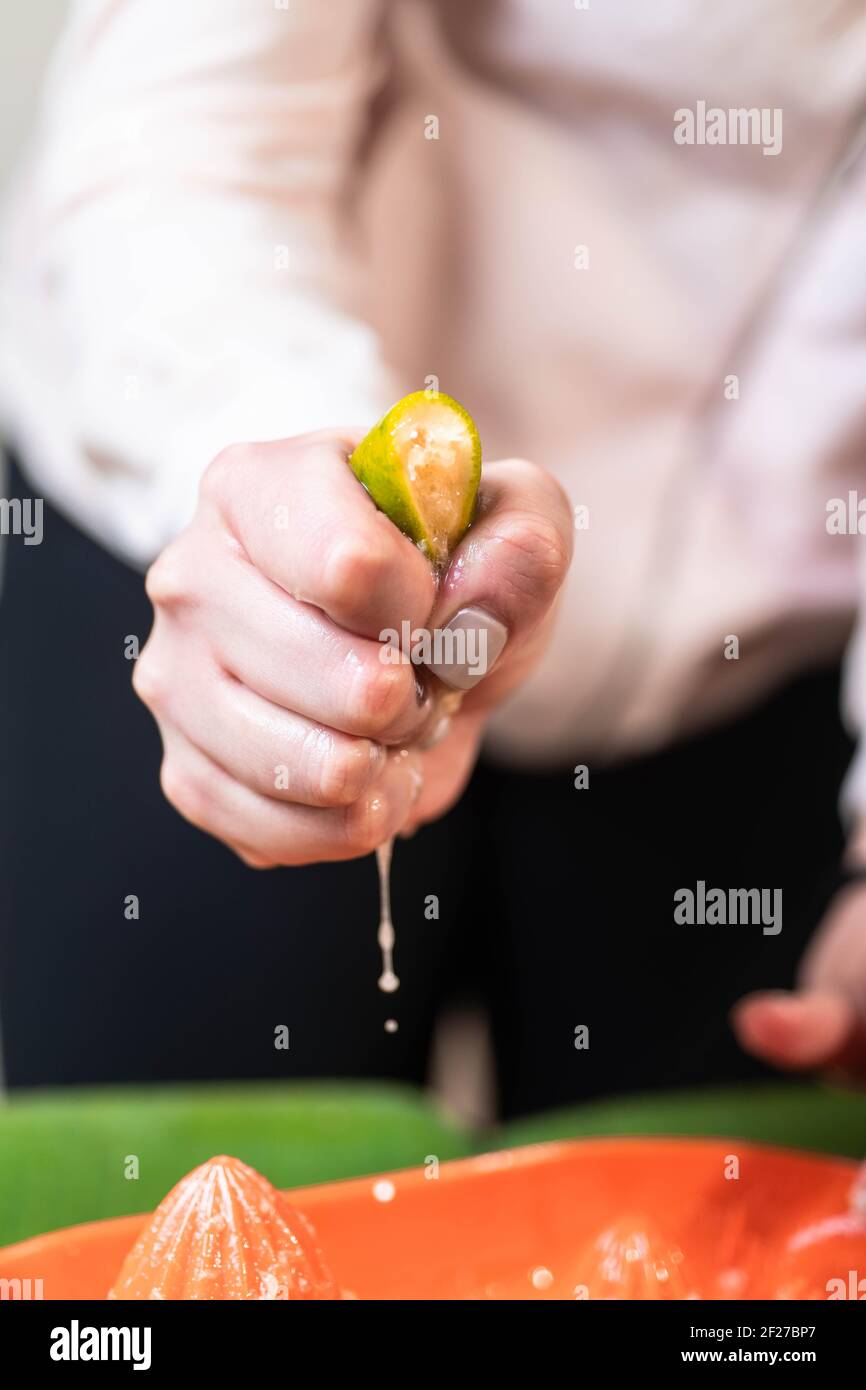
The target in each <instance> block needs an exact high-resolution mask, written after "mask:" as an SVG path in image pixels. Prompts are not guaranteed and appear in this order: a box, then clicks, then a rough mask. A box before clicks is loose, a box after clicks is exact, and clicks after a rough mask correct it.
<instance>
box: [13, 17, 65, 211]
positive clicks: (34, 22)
mask: <svg viewBox="0 0 866 1390" xmlns="http://www.w3.org/2000/svg"><path fill="white" fill-rule="evenodd" d="M66 7H67V0H38V3H37V4H35V5H4V6H3V7H2V8H0V93H2V96H0V103H2V104H0V188H2V190H3V191H4V192H5V189H6V185H7V181H8V179H9V176H10V174H11V172H12V169H13V166H14V163H15V157H16V154H17V152H18V150H19V149H20V146H21V143H22V141H23V140H25V139H26V137H27V133H28V130H29V128H30V125H31V122H32V120H33V116H34V113H35V110H36V103H37V100H38V95H39V83H40V80H41V78H42V75H43V73H44V71H45V67H46V64H47V62H48V58H49V55H50V52H51V46H52V44H53V42H54V39H55V38H56V36H57V34H58V33H59V31H60V26H61V24H62V23H63V18H64V16H65V14H66Z"/></svg>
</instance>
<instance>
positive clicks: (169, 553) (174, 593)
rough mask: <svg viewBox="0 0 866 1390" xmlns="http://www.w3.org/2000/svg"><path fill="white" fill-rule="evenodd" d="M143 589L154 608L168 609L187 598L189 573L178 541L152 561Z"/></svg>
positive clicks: (182, 549)
mask: <svg viewBox="0 0 866 1390" xmlns="http://www.w3.org/2000/svg"><path fill="white" fill-rule="evenodd" d="M144 588H145V592H146V594H147V596H148V598H149V599H150V601H151V603H152V604H153V606H154V608H168V607H171V606H173V605H176V604H179V603H181V602H183V600H184V599H185V598H187V597H188V595H189V591H190V573H189V568H188V566H187V564H186V561H185V558H184V547H183V546H182V544H181V542H180V541H173V542H172V544H171V545H168V546H166V548H165V550H163V552H162V554H161V555H159V556H158V557H157V559H156V560H154V562H153V564H152V565H151V567H150V569H149V570H148V571H147V576H146V578H145V581H144Z"/></svg>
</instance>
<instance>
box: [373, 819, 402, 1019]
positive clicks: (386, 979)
mask: <svg viewBox="0 0 866 1390" xmlns="http://www.w3.org/2000/svg"><path fill="white" fill-rule="evenodd" d="M393 850H394V841H393V839H391V840H386V841H385V843H384V845H380V846H379V848H378V849H377V850H376V863H377V865H378V867H379V930H378V933H377V935H376V940H377V941H378V943H379V948H380V950H381V952H382V974H381V975H380V976H379V988H380V989H381V990H382V992H383V993H384V994H393V993H394V991H395V990H396V989H399V988H400V981H399V979H398V978H397V976H396V975H395V974H394V925H393V923H392V921H391V855H392V853H393Z"/></svg>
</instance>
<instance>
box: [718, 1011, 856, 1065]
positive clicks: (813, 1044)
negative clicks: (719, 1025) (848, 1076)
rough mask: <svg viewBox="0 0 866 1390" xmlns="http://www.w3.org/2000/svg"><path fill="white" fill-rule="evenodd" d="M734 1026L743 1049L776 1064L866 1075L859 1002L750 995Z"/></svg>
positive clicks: (735, 1015) (735, 1016)
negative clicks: (832, 1069)
mask: <svg viewBox="0 0 866 1390" xmlns="http://www.w3.org/2000/svg"><path fill="white" fill-rule="evenodd" d="M731 1023H732V1025H733V1029H734V1032H735V1034H736V1036H737V1038H738V1040H739V1042H740V1044H741V1045H742V1047H743V1048H745V1050H746V1051H747V1052H751V1053H753V1054H754V1055H755V1056H756V1057H760V1058H762V1059H763V1060H764V1061H766V1062H771V1063H772V1064H773V1065H774V1066H777V1067H784V1068H788V1069H791V1070H797V1069H799V1068H804V1069H809V1068H813V1067H820V1068H824V1067H832V1068H834V1069H835V1068H839V1069H842V1070H846V1071H848V1070H850V1071H855V1072H859V1073H861V1074H864V1073H866V1038H864V1035H863V1028H862V1024H861V1021H860V1019H859V1016H858V1014H857V1011H856V1010H855V1008H854V1006H853V1004H852V1003H851V1002H850V1001H849V1000H848V999H845V998H844V997H843V996H842V995H841V994H836V993H831V992H829V991H825V990H809V991H806V992H803V993H789V992H787V991H784V990H774V991H766V992H764V993H760V994H750V995H747V996H746V998H745V999H741V1000H740V1002H739V1003H738V1004H736V1005H735V1007H734V1009H733V1011H732V1014H731Z"/></svg>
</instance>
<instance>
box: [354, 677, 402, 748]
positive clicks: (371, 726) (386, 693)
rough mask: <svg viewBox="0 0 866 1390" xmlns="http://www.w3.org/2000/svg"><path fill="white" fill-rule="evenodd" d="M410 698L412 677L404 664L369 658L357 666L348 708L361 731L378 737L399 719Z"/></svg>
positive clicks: (381, 736) (392, 726) (386, 732)
mask: <svg viewBox="0 0 866 1390" xmlns="http://www.w3.org/2000/svg"><path fill="white" fill-rule="evenodd" d="M414 699H415V686H414V680H413V678H412V676H411V675H410V674H409V673H408V671H407V668H406V667H404V666H388V665H386V664H385V663H384V662H379V661H376V662H373V661H371V662H368V663H365V664H364V665H362V666H361V667H360V668H359V670H358V674H357V675H356V677H355V680H354V682H353V687H352V691H351V703H350V705H349V708H350V709H351V710H352V712H353V716H354V718H355V719H356V721H357V725H358V728H359V729H360V730H362V732H363V733H364V734H368V735H370V736H371V737H372V738H375V739H381V738H383V737H385V736H386V735H387V734H388V733H389V731H390V730H391V729H393V728H394V727H395V725H397V724H398V723H399V721H400V719H401V717H402V716H403V715H405V713H406V712H407V710H408V709H409V708H410V705H411V703H412V702H413V701H414Z"/></svg>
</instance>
